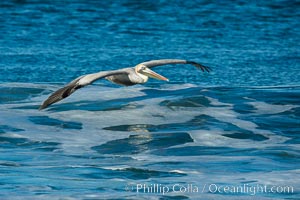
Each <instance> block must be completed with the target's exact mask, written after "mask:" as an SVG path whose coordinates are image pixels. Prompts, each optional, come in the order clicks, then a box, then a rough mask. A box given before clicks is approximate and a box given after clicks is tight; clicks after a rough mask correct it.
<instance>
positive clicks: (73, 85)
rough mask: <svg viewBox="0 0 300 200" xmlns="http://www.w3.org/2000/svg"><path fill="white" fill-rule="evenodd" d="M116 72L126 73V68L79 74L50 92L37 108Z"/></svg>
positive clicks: (116, 73) (44, 106)
mask: <svg viewBox="0 0 300 200" xmlns="http://www.w3.org/2000/svg"><path fill="white" fill-rule="evenodd" d="M118 74H128V71H127V69H121V70H115V71H104V72H98V73H94V74H87V75H83V76H80V77H78V78H76V79H74V80H73V81H71V82H70V83H68V84H67V85H65V86H64V87H63V88H60V89H59V90H57V91H55V92H54V93H52V94H51V95H50V96H49V97H48V98H47V99H46V100H45V101H44V102H43V104H42V105H41V106H40V108H39V110H42V109H44V108H47V107H48V106H50V105H51V104H54V103H56V102H58V101H60V100H62V99H64V98H66V97H68V96H70V95H71V94H72V93H73V92H75V91H76V90H78V89H79V88H82V87H84V86H87V85H89V84H92V83H93V82H94V81H96V80H98V79H101V78H105V77H107V76H112V75H118Z"/></svg>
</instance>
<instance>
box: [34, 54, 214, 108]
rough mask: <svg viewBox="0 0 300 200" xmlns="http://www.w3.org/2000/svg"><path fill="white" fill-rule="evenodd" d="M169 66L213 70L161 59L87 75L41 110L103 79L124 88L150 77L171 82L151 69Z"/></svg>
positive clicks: (48, 99)
mask: <svg viewBox="0 0 300 200" xmlns="http://www.w3.org/2000/svg"><path fill="white" fill-rule="evenodd" d="M168 64H190V65H193V66H195V67H196V68H198V69H201V70H202V71H203V72H204V71H207V72H209V71H210V70H211V69H210V67H206V66H204V65H202V64H199V63H196V62H193V61H187V60H179V59H161V60H151V61H147V62H143V63H140V64H138V65H136V66H135V67H129V68H124V69H118V70H113V71H101V72H97V73H93V74H86V75H82V76H80V77H78V78H76V79H74V80H73V81H71V82H70V83H68V84H67V85H65V86H64V87H63V88H60V89H59V90H57V91H55V92H54V93H53V94H51V95H50V96H49V97H48V98H47V99H46V100H45V101H44V102H43V104H42V105H41V106H40V108H39V109H40V110H42V109H44V108H47V107H48V106H50V105H51V104H53V103H56V102H58V101H60V100H62V99H64V98H66V97H68V96H70V95H71V94H72V93H73V92H75V91H76V90H77V89H79V88H82V87H84V86H87V85H89V84H92V83H93V82H94V81H96V80H98V79H102V78H105V79H107V80H109V81H111V82H113V83H116V84H119V85H124V86H131V85H135V84H143V83H146V82H147V81H148V78H149V77H150V78H155V79H158V80H163V81H169V80H168V79H167V78H166V77H164V76H162V75H160V74H158V73H156V72H154V71H152V70H151V69H150V68H152V67H157V66H161V65H168Z"/></svg>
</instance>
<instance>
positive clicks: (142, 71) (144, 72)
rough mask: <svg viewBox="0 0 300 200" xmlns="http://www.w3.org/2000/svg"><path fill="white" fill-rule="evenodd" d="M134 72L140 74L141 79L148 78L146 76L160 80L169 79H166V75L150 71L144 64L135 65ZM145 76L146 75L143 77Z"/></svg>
mask: <svg viewBox="0 0 300 200" xmlns="http://www.w3.org/2000/svg"><path fill="white" fill-rule="evenodd" d="M135 72H136V73H137V74H138V75H140V76H142V78H143V79H145V78H146V79H148V77H150V78H155V79H157V80H162V81H169V79H167V78H166V77H164V76H162V75H160V74H158V73H156V72H154V71H152V70H151V69H149V68H148V67H146V66H145V65H142V64H139V65H137V66H136V67H135ZM143 76H146V77H143Z"/></svg>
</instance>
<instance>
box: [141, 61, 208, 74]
mask: <svg viewBox="0 0 300 200" xmlns="http://www.w3.org/2000/svg"><path fill="white" fill-rule="evenodd" d="M141 64H142V65H145V66H147V67H149V68H151V67H157V66H161V65H169V64H190V65H193V66H195V67H197V68H198V69H201V70H202V71H203V72H204V71H207V72H209V71H211V68H210V67H207V66H204V65H202V64H200V63H196V62H194V61H188V60H180V59H162V60H150V61H147V62H143V63H141Z"/></svg>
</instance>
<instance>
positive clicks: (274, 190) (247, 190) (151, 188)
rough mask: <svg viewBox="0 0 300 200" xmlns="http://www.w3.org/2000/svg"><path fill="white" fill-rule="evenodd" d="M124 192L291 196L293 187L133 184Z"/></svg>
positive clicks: (127, 186)
mask: <svg viewBox="0 0 300 200" xmlns="http://www.w3.org/2000/svg"><path fill="white" fill-rule="evenodd" d="M125 190H126V191H129V192H135V193H137V194H160V195H165V194H168V193H182V194H183V193H211V194H243V195H251V196H254V195H257V194H263V193H265V194H267V193H271V194H293V193H294V187H293V186H287V185H286V186H279V185H262V184H241V185H223V184H214V183H211V184H203V185H197V184H179V183H175V184H171V185H168V184H154V183H153V184H149V183H135V184H128V185H126V186H125Z"/></svg>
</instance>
